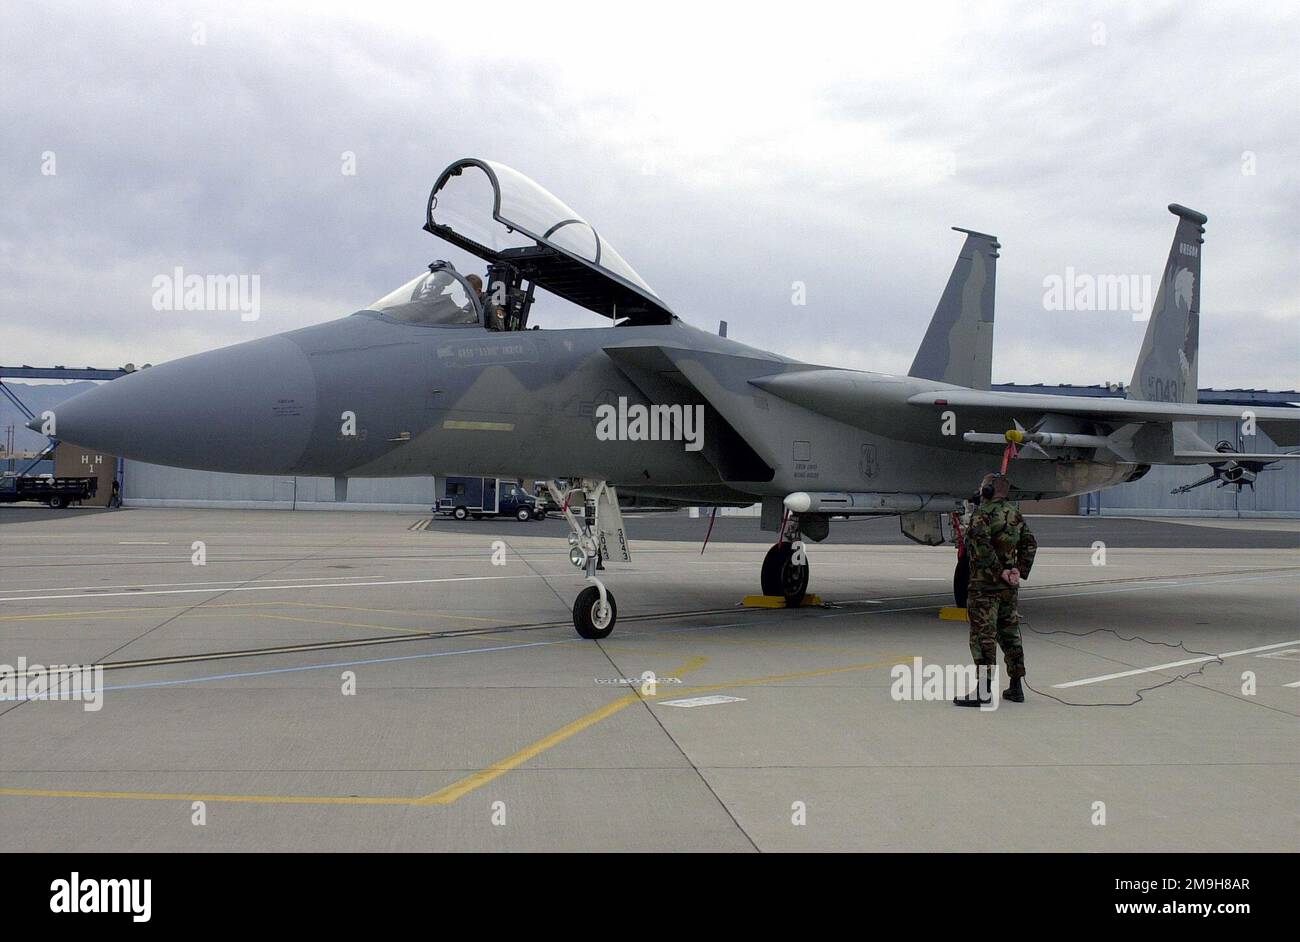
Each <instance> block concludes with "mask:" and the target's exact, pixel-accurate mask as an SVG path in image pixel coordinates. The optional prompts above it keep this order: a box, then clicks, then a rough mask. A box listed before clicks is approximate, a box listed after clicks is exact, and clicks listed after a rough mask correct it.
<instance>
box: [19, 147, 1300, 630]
mask: <svg viewBox="0 0 1300 942" xmlns="http://www.w3.org/2000/svg"><path fill="white" fill-rule="evenodd" d="M1169 210H1170V212H1172V213H1173V214H1174V215H1175V216H1177V217H1178V223H1177V228H1176V230H1175V234H1174V240H1173V245H1172V247H1171V249H1170V252H1169V257H1168V261H1167V262H1166V265H1165V269H1164V275H1163V277H1162V279H1161V282H1160V285H1159V289H1158V291H1157V295H1156V298H1155V302H1154V307H1153V310H1152V313H1151V319H1150V322H1149V323H1148V325H1147V331H1146V337H1145V340H1144V342H1143V345H1142V350H1141V352H1140V354H1139V356H1138V359H1137V365H1136V367H1135V368H1134V372H1133V379H1132V382H1131V383H1130V384H1129V386H1128V395H1127V398H1125V399H1112V398H1088V397H1076V396H1061V395H1046V394H1041V395H1040V394H1027V393H1018V392H995V391H992V390H991V389H990V385H991V369H992V350H993V315H994V284H995V270H996V261H997V258H998V249H999V245H998V242H997V240H996V238H994V237H993V236H990V235H986V234H983V233H979V232H974V231H970V230H958V231H960V232H963V233H965V236H966V239H965V243H964V244H963V246H962V248H961V252H960V254H959V256H958V258H957V262H956V265H955V266H954V268H953V271H952V275H951V277H950V278H949V280H948V284H947V287H946V288H945V289H944V292H943V295H942V296H941V298H940V300H939V304H938V306H937V308H936V310H935V312H934V316H933V319H932V320H931V322H930V326H929V329H928V330H927V331H926V334H925V338H924V340H923V341H922V344H921V347H920V349H919V350H918V352H917V354H916V358H915V361H914V362H913V364H912V367H911V369H910V371H909V372H908V375H906V376H893V375H887V374H881V373H870V372H863V371H859V370H850V369H836V368H829V367H822V366H815V365H811V364H807V363H801V362H798V361H796V360H792V359H790V358H788V357H784V356H780V355H779V354H775V353H769V352H767V351H763V350H758V349H755V348H753V347H748V346H745V345H744V344H741V343H737V342H735V341H733V340H729V339H727V338H726V336H725V335H715V334H712V333H709V332H706V331H702V330H699V329H697V328H694V327H691V326H689V325H688V324H686V323H685V322H684V321H682V320H681V319H680V318H679V317H678V316H677V315H676V314H675V313H674V312H673V311H672V310H671V309H670V308H669V306H668V305H667V303H665V302H664V301H663V300H662V299H661V298H660V297H659V296H658V295H657V294H656V293H655V292H654V291H653V290H651V288H650V286H649V285H648V284H646V282H645V281H644V280H643V279H642V278H641V277H640V276H639V275H637V273H636V272H635V271H634V270H633V269H632V268H631V266H629V265H628V263H627V262H626V261H624V259H623V257H622V256H621V255H620V254H619V253H618V252H617V251H616V250H615V249H614V247H613V246H611V245H610V244H609V243H608V242H607V241H606V240H605V239H604V238H602V237H601V236H600V235H599V233H598V232H597V230H596V229H595V228H594V227H593V226H592V225H591V224H590V223H588V222H587V221H586V220H584V219H583V218H582V217H581V216H579V215H578V214H577V213H576V212H574V211H573V210H572V209H570V208H569V207H568V206H566V205H565V204H564V203H562V202H561V201H560V200H558V199H556V198H555V197H554V196H552V195H551V194H550V193H549V192H547V191H546V190H545V189H543V188H542V187H540V186H538V185H537V184H536V183H534V182H533V181H532V180H530V179H529V178H527V177H526V176H524V175H523V174H521V173H519V172H517V171H515V170H512V169H511V168H509V167H506V166H504V165H503V164H500V163H495V162H493V161H487V160H478V159H464V160H459V161H456V162H455V163H453V164H452V165H451V166H449V167H448V168H447V169H446V170H444V171H443V172H442V174H441V175H440V176H439V177H438V179H437V182H436V183H435V184H434V187H433V190H432V192H431V193H430V196H429V201H428V205H427V212H426V224H425V227H424V228H425V229H426V230H427V231H428V232H430V233H432V234H433V235H435V236H438V237H440V238H442V239H444V240H446V241H448V242H450V243H451V244H453V245H455V246H458V247H459V248H461V249H464V250H466V251H468V252H470V253H472V254H474V255H476V256H478V257H479V258H481V259H483V261H484V262H485V263H486V265H487V279H486V283H485V284H484V285H483V286H482V287H483V290H482V292H480V290H479V287H480V286H479V285H476V284H474V283H473V282H472V280H471V279H470V278H469V277H467V275H466V274H462V273H461V272H458V271H457V270H456V269H455V267H454V266H453V265H451V264H450V263H448V262H445V261H436V262H434V263H432V264H431V265H429V266H428V270H427V271H424V272H422V273H421V274H419V275H418V276H417V277H416V278H414V279H413V280H411V281H410V282H408V283H407V284H404V285H402V286H401V287H400V288H398V289H397V290H395V291H393V292H392V293H391V294H388V295H386V296H385V297H383V298H381V299H379V300H378V301H376V302H375V303H373V304H371V305H370V306H368V307H367V308H366V309H364V310H362V311H358V312H356V313H355V314H352V315H350V316H348V317H344V318H342V319H340V320H336V321H331V322H328V323H324V324H318V325H315V326H312V327H307V328H303V329H300V330H293V331H289V332H287V333H283V334H279V335H277V336H273V337H268V338H263V339H259V340H254V341H250V342H247V343H242V344H238V345H236V346H232V347H227V348H224V349H221V350H216V351H212V352H208V353H202V354H198V355H196V356H190V357H185V358H182V359H179V360H175V361H173V362H171V363H166V364H162V365H160V366H155V367H153V368H151V369H149V370H143V371H139V372H136V373H132V374H130V375H127V376H124V377H122V378H120V379H117V380H115V381H113V382H111V383H107V384H105V385H103V386H101V387H100V388H98V389H94V390H92V391H90V392H87V393H84V394H82V395H79V396H77V397H75V398H73V399H70V400H68V401H67V402H65V403H64V404H62V405H61V406H59V407H58V409H57V410H56V416H55V419H56V425H55V431H54V436H55V437H56V438H59V439H63V440H67V441H71V442H75V443H77V444H79V445H83V446H85V447H89V448H94V449H98V450H102V451H104V452H107V453H110V454H115V455H121V456H124V457H127V458H132V459H136V460H140V461H147V462H153V463H156V464H163V465H172V466H176V467H181V468H197V469H206V470H212V471H228V472H238V473H247V474H303V475H332V476H334V477H335V479H336V495H341V496H342V497H343V498H346V481H347V478H348V477H349V476H356V477H382V476H398V475H417V474H431V473H433V474H445V473H455V474H468V475H484V476H509V477H512V478H525V479H527V478H534V477H537V478H546V479H548V480H552V481H557V480H558V479H561V478H562V479H564V480H565V481H568V482H572V483H571V484H566V485H564V486H560V485H559V484H558V483H556V484H553V485H552V488H553V491H554V494H553V496H554V498H555V500H556V502H557V503H558V504H559V505H560V506H561V508H562V512H563V514H564V516H565V519H566V520H567V521H568V523H569V526H570V528H571V535H570V543H571V549H570V558H571V560H572V561H573V562H574V564H575V565H577V566H579V567H580V568H582V569H583V570H584V571H585V573H586V576H587V579H588V580H589V581H590V582H591V585H589V586H587V587H586V588H585V589H583V590H582V592H581V593H580V594H579V595H578V597H577V599H576V600H575V603H574V608H573V620H574V626H575V627H576V628H577V630H578V633H579V634H581V635H582V636H583V637H585V638H603V637H605V636H607V635H608V634H609V633H610V631H611V630H612V629H613V627H614V624H615V621H616V619H617V606H616V603H615V600H614V595H613V593H612V592H610V591H609V590H608V589H607V588H606V587H605V585H604V582H603V581H602V580H601V578H599V577H597V575H596V571H597V570H596V567H597V565H598V563H599V562H600V560H601V559H604V560H612V561H627V560H630V558H631V557H630V550H629V548H628V544H627V539H626V533H625V530H624V528H623V525H622V520H621V516H620V514H619V509H618V508H619V501H620V495H621V496H622V500H623V501H624V503H625V504H628V503H630V504H633V505H635V504H636V502H637V501H646V502H650V503H653V504H655V505H665V504H666V505H680V506H693V505H701V506H748V505H752V504H754V503H761V505H762V515H761V519H760V526H761V527H762V528H763V529H765V530H769V531H771V532H774V533H776V534H778V537H777V540H776V542H775V544H774V545H773V546H772V548H771V549H770V550H768V552H767V555H766V557H765V558H764V561H763V564H762V571H761V578H760V581H761V584H762V589H763V592H764V594H767V595H776V596H782V597H784V598H785V600H786V601H787V603H789V604H798V603H799V602H800V601H801V600H802V599H803V597H804V595H805V593H806V592H807V588H808V581H809V571H810V567H809V562H808V557H807V554H806V552H805V547H804V540H805V539H807V540H812V541H814V542H816V541H820V540H823V539H825V538H826V536H827V533H828V531H829V526H830V522H831V519H832V517H841V516H861V515H897V516H899V517H900V518H901V525H902V529H903V532H904V533H906V534H907V535H908V536H909V537H911V538H912V539H914V540H917V541H918V542H922V543H926V544H930V545H939V544H941V543H943V542H944V541H945V537H944V530H943V517H944V516H945V515H948V514H951V513H954V512H957V511H959V510H960V509H961V508H962V506H963V501H964V498H965V497H966V496H967V495H969V494H970V493H971V491H972V490H973V489H974V487H975V484H976V482H977V481H978V480H979V478H980V477H981V476H982V475H983V474H984V473H986V472H987V471H989V470H990V469H993V468H996V467H998V466H999V465H1000V464H1001V463H1002V462H1003V460H1004V457H1007V456H1008V455H1009V452H1007V448H1008V446H1016V448H1018V453H1017V455H1016V457H1014V458H1013V459H1011V460H1010V462H1009V466H1008V477H1009V479H1010V481H1011V484H1012V498H1013V499H1043V498H1053V497H1065V496H1070V495H1077V494H1083V493H1087V492H1090V491H1097V490H1101V489H1103V488H1106V487H1110V486H1112V485H1115V484H1120V483H1123V482H1126V481H1134V480H1137V479H1138V478H1140V477H1142V475H1144V474H1145V473H1146V472H1147V471H1148V470H1149V469H1150V467H1151V466H1152V465H1155V464H1174V465H1201V464H1208V465H1210V467H1211V468H1212V469H1214V470H1213V473H1212V474H1211V476H1210V477H1209V478H1207V479H1206V481H1205V482H1198V483H1207V482H1208V481H1211V480H1219V481H1221V482H1227V483H1234V484H1236V485H1237V486H1238V487H1240V486H1241V483H1240V479H1242V478H1244V477H1245V476H1246V475H1248V474H1252V473H1253V472H1254V471H1255V470H1257V469H1258V468H1261V467H1265V466H1267V465H1268V464H1269V463H1272V462H1275V461H1278V460H1281V459H1283V458H1295V457H1300V455H1279V454H1274V453H1269V452H1261V453H1237V452H1232V451H1228V452H1225V451H1222V450H1217V449H1215V448H1212V447H1211V446H1210V445H1208V444H1207V443H1206V442H1205V441H1203V440H1202V439H1201V438H1199V437H1198V436H1197V434H1196V427H1195V422H1196V421H1197V420H1202V419H1235V420H1243V421H1245V422H1246V423H1248V424H1249V425H1250V431H1251V432H1253V431H1254V429H1255V428H1256V427H1258V428H1259V429H1262V430H1264V431H1266V432H1267V433H1268V435H1269V436H1270V437H1271V438H1272V439H1273V441H1274V442H1275V443H1276V444H1278V445H1281V446H1291V445H1295V444H1300V410H1294V409H1287V408H1280V407H1274V408H1259V409H1256V410H1253V413H1251V414H1243V411H1242V410H1241V409H1239V408H1236V407H1233V406H1223V405H1202V404H1199V403H1197V401H1196V394H1197V353H1198V336H1199V312H1200V287H1201V249H1202V244H1203V238H1202V236H1203V234H1204V231H1205V230H1204V226H1205V222H1206V217H1205V216H1203V215H1201V214H1200V213H1197V212H1195V211H1193V210H1190V209H1187V208H1185V207H1182V206H1178V205H1171V206H1170V207H1169ZM538 289H541V290H543V291H546V292H550V293H551V294H553V295H556V296H558V297H560V298H563V299H565V300H567V301H570V302H572V303H574V304H577V305H579V306H581V307H583V308H586V309H587V310H590V311H593V312H595V313H597V314H600V315H603V316H605V317H607V318H610V320H611V321H612V326H613V327H615V328H616V329H613V330H611V329H607V328H604V327H600V328H581V329H565V330H539V329H538V328H537V327H530V324H529V317H530V314H531V312H532V307H533V303H534V299H535V292H536V291H537V290H538ZM720 334H725V331H720ZM34 427H36V426H34ZM1238 472H1241V474H1238ZM1234 476H1235V477H1236V479H1234ZM593 507H594V513H592V512H589V508H593ZM963 569H964V567H963V566H962V565H961V564H960V562H959V564H958V567H957V570H956V576H955V579H954V582H955V587H956V591H957V593H958V594H959V595H960V594H961V593H962V592H963V591H964V590H963V588H962V586H961V581H962V580H961V574H962V570H963Z"/></svg>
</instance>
